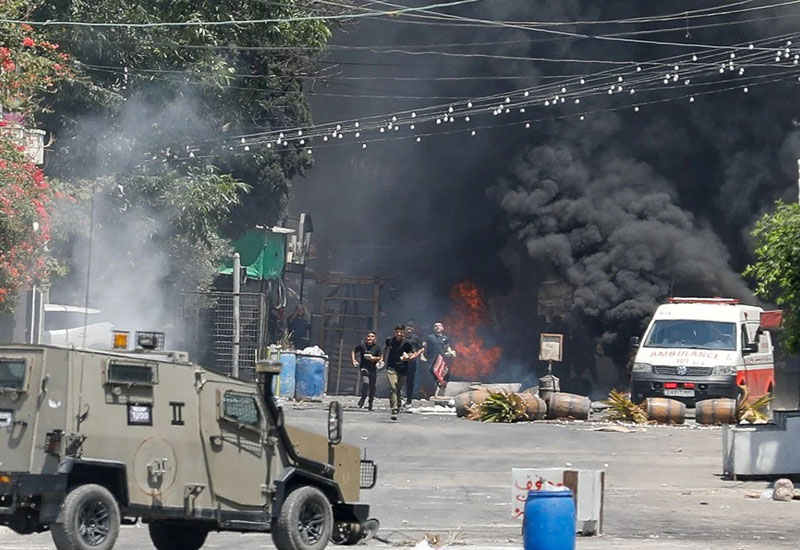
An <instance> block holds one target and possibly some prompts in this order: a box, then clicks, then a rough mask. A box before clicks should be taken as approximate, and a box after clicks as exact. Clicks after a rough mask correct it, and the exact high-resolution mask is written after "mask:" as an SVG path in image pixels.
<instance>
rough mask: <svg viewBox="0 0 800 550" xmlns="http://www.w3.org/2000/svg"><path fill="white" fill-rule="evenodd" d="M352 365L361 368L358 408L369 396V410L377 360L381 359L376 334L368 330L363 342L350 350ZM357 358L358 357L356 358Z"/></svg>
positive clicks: (373, 394)
mask: <svg viewBox="0 0 800 550" xmlns="http://www.w3.org/2000/svg"><path fill="white" fill-rule="evenodd" d="M350 358H351V359H352V360H353V366H354V367H356V368H358V369H360V370H361V399H359V400H358V406H359V408H361V407H363V406H364V402H365V401H366V400H367V397H368V396H369V410H372V402H373V401H374V400H375V380H376V379H377V377H378V367H377V365H378V361H380V360H381V347H380V346H379V345H378V335H377V334H375V332H374V331H369V332H368V333H367V336H366V338H365V339H364V341H363V342H361V343H360V344H358V345H357V346H356V347H355V348H353V351H351V352H350ZM356 358H358V359H356Z"/></svg>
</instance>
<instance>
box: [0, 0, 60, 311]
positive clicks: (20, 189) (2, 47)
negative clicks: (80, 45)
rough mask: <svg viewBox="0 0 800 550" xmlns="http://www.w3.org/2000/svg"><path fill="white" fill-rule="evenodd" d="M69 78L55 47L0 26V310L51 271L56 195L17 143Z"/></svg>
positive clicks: (4, 8) (14, 0)
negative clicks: (50, 96)
mask: <svg viewBox="0 0 800 550" xmlns="http://www.w3.org/2000/svg"><path fill="white" fill-rule="evenodd" d="M32 5H33V4H32V3H31V2H30V1H28V0H22V1H20V0H9V1H6V2H3V3H2V4H0V17H2V18H5V19H19V18H21V17H25V16H26V15H27V14H28V10H29V9H31V7H32ZM71 77H72V70H71V68H70V58H69V56H68V55H67V54H65V53H61V52H60V51H59V47H58V45H57V44H54V43H52V42H49V41H47V40H45V39H44V38H43V37H42V36H41V35H40V34H38V33H36V32H34V30H33V28H31V27H29V26H27V25H17V24H9V23H4V24H0V107H2V120H0V312H3V311H10V310H12V309H13V307H14V304H15V303H16V297H17V295H18V294H19V292H20V290H22V289H23V288H24V287H25V286H26V285H28V284H30V283H32V282H34V281H40V280H42V279H45V278H47V276H48V275H49V273H50V271H51V269H50V268H51V267H52V264H50V263H49V262H48V256H47V244H48V242H49V240H50V205H51V200H52V199H53V197H54V195H55V194H54V192H53V191H52V189H51V188H50V185H49V184H48V182H47V181H46V180H45V177H44V174H43V173H42V171H41V170H40V169H39V168H37V167H36V166H35V165H34V164H33V163H32V162H31V160H30V159H28V158H26V156H25V154H24V150H25V148H24V147H23V146H22V145H21V144H20V143H19V141H20V136H21V135H22V128H23V127H24V126H25V125H28V124H32V123H33V121H34V116H35V115H36V113H37V112H39V110H40V102H41V101H42V100H43V98H44V96H45V94H47V93H48V92H51V91H53V90H54V89H55V87H56V85H57V84H58V83H59V82H60V81H62V80H64V79H69V78H71Z"/></svg>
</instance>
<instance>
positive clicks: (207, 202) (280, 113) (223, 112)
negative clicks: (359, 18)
mask: <svg viewBox="0 0 800 550" xmlns="http://www.w3.org/2000/svg"><path fill="white" fill-rule="evenodd" d="M325 6H326V4H320V3H315V2H313V1H312V0H288V1H286V2H264V1H263V0H237V1H234V2H215V1H211V0H201V1H196V0H192V1H189V0H181V1H176V2H157V1H155V0H147V1H145V2H139V3H131V2H125V1H123V0H98V1H93V2H88V1H85V0H71V1H59V2H56V1H48V2H44V3H43V4H42V5H41V6H40V7H39V9H38V10H37V11H36V12H35V14H34V15H35V17H36V19H39V20H48V19H49V20H73V21H85V22H91V21H116V22H121V21H124V22H132V23H158V22H165V21H166V22H178V21H230V20H253V19H275V18H286V17H288V16H298V15H306V14H318V13H320V12H319V10H320V9H332V8H326V7H325ZM335 9H336V10H339V9H341V8H335ZM47 30H48V32H49V33H51V36H53V37H54V39H56V38H57V39H58V40H59V41H61V42H62V43H63V44H64V46H65V47H68V48H69V49H70V51H71V52H72V53H73V54H74V55H75V57H76V58H77V59H79V60H80V62H81V67H82V70H83V74H84V75H85V77H86V78H84V79H81V80H77V81H75V82H74V83H73V84H72V85H71V86H70V87H69V88H68V89H67V90H65V93H61V94H59V95H57V96H51V97H50V98H49V99H50V100H51V101H50V102H49V107H50V110H51V112H52V114H51V115H50V116H49V117H48V120H47V125H48V128H50V129H52V130H53V131H54V132H55V135H56V136H57V140H56V142H55V144H54V146H53V148H52V153H53V154H52V156H51V160H50V163H49V165H48V170H49V171H50V173H51V174H52V175H53V176H54V177H57V178H58V179H59V180H60V181H63V182H65V185H66V186H67V187H68V188H69V189H71V191H73V192H74V193H76V194H77V195H78V196H85V197H87V198H88V197H89V196H94V197H95V199H97V200H99V201H102V202H104V203H105V204H110V205H112V208H111V209H110V210H106V211H104V212H99V213H98V215H99V218H96V219H95V221H96V226H95V228H94V229H95V230H96V231H99V232H105V233H106V234H108V235H111V234H120V233H124V232H126V231H129V230H130V228H129V227H126V223H127V222H128V221H129V220H131V219H132V218H133V217H132V216H130V215H129V214H130V212H131V210H130V209H129V206H131V205H133V206H134V207H135V208H134V209H133V211H135V212H138V213H142V212H146V215H147V216H148V217H151V218H153V219H156V218H157V219H158V220H159V223H155V222H154V223H153V224H152V225H151V229H150V230H147V231H145V233H147V234H148V235H149V238H151V239H152V240H153V242H154V244H155V245H156V246H157V247H159V248H160V249H161V250H162V251H168V252H169V254H170V258H171V262H170V263H171V266H170V273H171V275H172V276H173V277H171V278H172V279H173V280H176V277H177V280H179V282H180V286H181V287H183V288H185V289H189V290H193V289H194V288H196V287H198V286H203V285H204V284H207V283H208V281H209V280H210V278H211V276H212V275H213V273H214V271H215V270H214V268H215V266H216V261H217V260H218V259H219V256H220V255H221V254H224V253H227V251H226V248H225V246H224V243H223V242H222V241H221V240H220V238H219V235H218V233H219V232H220V230H225V229H227V231H228V232H229V233H236V232H237V231H238V230H239V229H240V228H242V227H243V226H252V225H253V224H263V225H272V224H274V223H275V221H276V220H277V219H278V218H279V217H280V216H281V215H282V214H283V213H284V210H285V208H286V205H287V203H288V196H289V192H290V188H291V185H290V181H291V179H292V178H293V177H295V176H298V175H302V174H304V173H305V171H306V170H308V169H309V168H310V167H311V165H312V159H311V156H310V155H309V154H308V153H307V151H306V148H305V147H303V146H302V145H301V144H299V143H292V144H290V145H289V146H286V147H277V146H274V145H275V144H274V143H266V142H265V141H263V140H250V141H248V140H247V139H245V140H244V141H245V143H242V142H241V140H240V139H238V138H237V139H235V140H234V139H232V136H240V135H251V134H255V133H259V132H264V131H269V130H272V129H275V128H287V127H289V128H291V127H298V126H304V125H307V124H309V123H310V111H309V107H308V104H307V102H306V99H305V97H304V95H303V93H302V86H303V78H304V76H306V75H307V74H308V73H309V71H310V69H311V66H312V62H313V59H314V56H315V55H317V54H318V53H319V52H321V51H322V50H323V49H324V47H325V45H326V42H327V39H328V37H329V35H330V31H329V29H328V27H327V25H326V24H325V23H324V22H323V21H320V20H314V19H312V20H305V21H297V22H290V23H288V22H287V23H274V24H261V25H249V24H242V25H221V26H194V27H149V28H130V27H114V28H99V27H57V26H51V27H48V28H47ZM278 149H280V150H278ZM87 188H91V189H93V191H92V192H91V193H88V194H87V193H86V189H87ZM246 193H249V195H246ZM245 197H246V199H245ZM120 214H122V215H120ZM61 219H63V220H67V221H73V220H75V219H77V218H76V217H75V216H64V217H62V218H61ZM83 219H84V224H83V227H84V229H83V230H84V231H86V230H88V224H87V223H85V222H86V220H85V215H84V216H83ZM133 221H134V222H136V223H137V224H138V221H137V220H133ZM137 227H138V228H139V229H141V226H138V225H137ZM64 231H66V232H67V233H69V232H70V231H73V229H72V228H69V227H65V228H64ZM64 242H65V243H66V244H67V245H69V244H70V243H69V240H65V241H64ZM62 249H63V250H64V252H63V253H64V254H68V253H69V249H68V248H66V246H65V247H62ZM190 262H191V263H193V264H194V269H191V270H186V269H184V267H185V266H186V265H188V264H189V263H190ZM182 275H185V277H184V276H182Z"/></svg>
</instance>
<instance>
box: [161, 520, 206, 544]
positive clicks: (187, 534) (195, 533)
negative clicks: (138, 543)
mask: <svg viewBox="0 0 800 550" xmlns="http://www.w3.org/2000/svg"><path fill="white" fill-rule="evenodd" d="M147 527H148V530H149V531H150V540H151V541H152V542H153V546H155V547H156V550H200V548H202V547H203V545H204V544H205V543H206V537H208V529H207V528H206V527H205V526H204V525H203V524H201V523H199V522H189V521H182V522H169V521H156V522H153V523H151V524H149V525H148V526H147Z"/></svg>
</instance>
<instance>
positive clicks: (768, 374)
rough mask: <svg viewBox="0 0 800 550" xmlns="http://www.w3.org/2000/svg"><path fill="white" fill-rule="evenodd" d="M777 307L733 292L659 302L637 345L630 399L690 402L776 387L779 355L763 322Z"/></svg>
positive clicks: (758, 393) (758, 392)
mask: <svg viewBox="0 0 800 550" xmlns="http://www.w3.org/2000/svg"><path fill="white" fill-rule="evenodd" d="M765 313H767V315H763V317H764V319H767V317H769V316H771V315H773V312H764V310H763V309H762V308H760V307H757V306H748V305H744V304H740V303H739V301H738V300H735V299H731V298H670V299H669V303H667V304H663V305H661V306H659V307H658V309H657V310H656V312H655V314H654V315H653V318H652V319H651V321H650V324H649V326H648V327H647V330H646V331H645V333H644V337H643V338H642V341H641V343H640V342H639V339H638V338H633V339H631V344H632V345H633V346H637V347H638V349H637V351H636V357H635V359H634V364H633V369H632V374H631V399H632V400H633V401H634V402H635V403H640V402H641V401H643V400H644V399H645V398H647V397H670V398H673V399H678V400H680V401H683V402H686V403H687V404H689V405H692V404H694V403H695V402H696V401H701V400H703V399H709V398H714V397H729V398H733V399H736V398H738V397H739V396H740V395H741V392H740V390H739V386H740V385H746V386H747V389H748V394H749V399H750V400H752V399H757V398H758V397H760V396H761V395H764V394H765V393H771V392H772V388H773V386H774V384H775V360H774V357H773V345H772V340H771V336H770V333H769V332H768V331H767V330H765V328H764V326H762V314H765Z"/></svg>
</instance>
